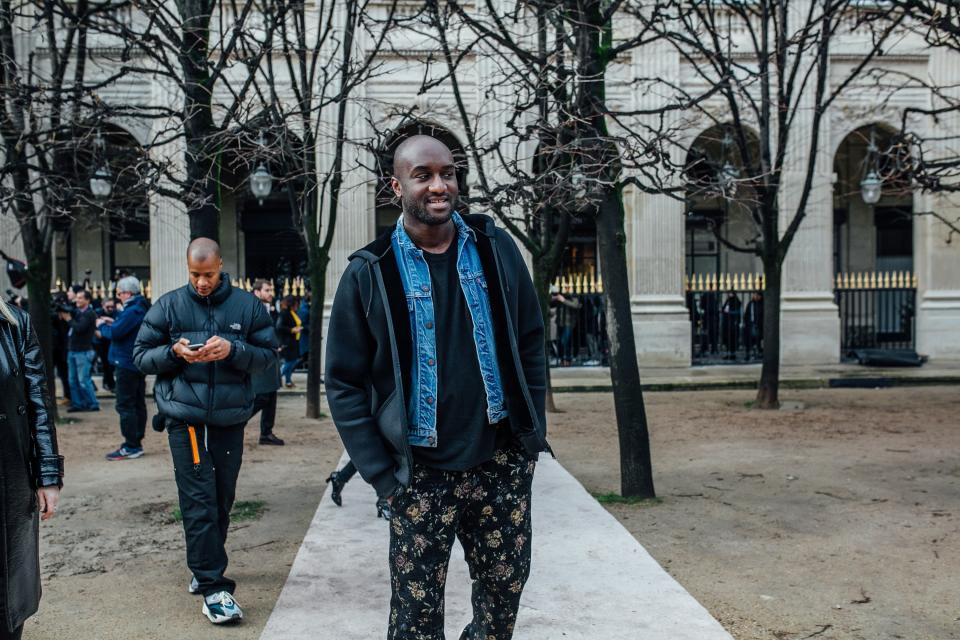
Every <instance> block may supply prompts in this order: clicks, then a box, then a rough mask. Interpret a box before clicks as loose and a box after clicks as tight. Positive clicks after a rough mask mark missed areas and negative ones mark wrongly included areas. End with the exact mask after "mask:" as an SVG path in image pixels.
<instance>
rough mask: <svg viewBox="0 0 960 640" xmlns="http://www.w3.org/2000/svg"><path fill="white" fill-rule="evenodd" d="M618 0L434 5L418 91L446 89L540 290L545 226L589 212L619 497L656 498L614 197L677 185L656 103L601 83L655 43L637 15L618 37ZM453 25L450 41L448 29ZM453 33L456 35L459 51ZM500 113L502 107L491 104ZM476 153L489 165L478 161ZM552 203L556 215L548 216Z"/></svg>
mask: <svg viewBox="0 0 960 640" xmlns="http://www.w3.org/2000/svg"><path fill="white" fill-rule="evenodd" d="M624 5H625V3H624V2H604V1H599V0H597V1H590V0H587V1H579V2H577V1H552V2H514V3H495V2H492V1H487V2H484V3H481V5H480V6H479V7H477V10H474V8H473V7H467V6H465V5H463V4H461V3H459V2H455V1H450V2H445V3H439V4H438V3H434V5H433V6H432V16H433V25H432V26H433V32H434V33H435V34H439V35H437V37H438V38H439V40H440V42H441V45H442V46H441V51H442V55H443V59H442V61H441V63H442V64H444V65H445V66H446V70H445V71H446V73H445V74H443V75H444V77H442V78H438V79H434V80H433V84H432V85H431V84H429V83H428V85H427V86H426V89H429V88H430V87H431V86H436V85H439V84H440V83H442V82H449V83H450V85H451V86H452V87H453V91H454V94H455V96H456V100H457V105H458V110H459V112H460V118H461V121H462V123H463V125H464V128H465V130H466V131H467V132H468V134H467V135H468V138H469V144H470V147H471V153H472V154H473V158H474V163H475V164H476V165H477V166H478V168H480V180H479V182H480V194H479V196H478V198H479V201H480V202H482V203H483V204H484V205H485V206H487V207H489V208H490V209H492V210H493V211H494V213H496V214H497V216H498V218H499V219H500V220H501V221H502V222H503V223H504V224H505V226H507V227H508V228H510V229H511V231H513V232H514V233H515V234H516V235H517V236H518V237H519V238H520V239H521V242H523V244H524V245H525V246H526V248H527V249H528V250H529V251H530V252H531V254H532V255H533V256H534V259H535V262H534V265H535V268H538V273H537V276H538V278H537V280H538V291H539V292H540V295H541V296H544V297H545V293H544V292H545V290H546V288H547V283H548V282H549V280H550V278H551V277H552V275H553V273H555V269H556V266H555V265H556V260H557V256H556V253H555V252H559V251H562V250H563V245H564V244H565V242H562V243H557V244H552V243H551V242H550V240H549V239H546V238H544V237H543V234H552V233H555V231H556V229H557V227H555V226H554V224H557V225H558V226H561V228H562V224H565V222H564V221H566V223H568V222H569V213H570V212H571V211H577V212H579V213H582V214H587V215H590V216H592V217H593V218H594V219H595V220H596V227H597V237H598V241H599V258H600V269H601V271H602V274H603V282H604V289H605V292H606V302H605V304H606V321H607V331H608V334H609V338H610V374H611V380H612V383H613V389H614V405H615V409H616V415H617V425H618V433H619V444H620V462H621V490H622V492H623V494H624V495H627V496H640V497H653V496H654V495H655V492H654V486H653V474H652V468H651V462H650V445H649V433H648V427H647V420H646V411H645V407H644V402H643V394H642V388H641V385H640V374H639V368H638V364H637V356H636V343H635V339H634V334H633V318H632V312H631V308H630V289H629V283H628V276H627V254H626V246H625V244H626V232H625V229H624V217H625V212H624V205H623V192H624V189H626V188H627V187H633V188H636V189H640V190H646V191H655V192H657V193H669V192H671V191H672V190H671V189H670V188H669V186H668V185H667V184H666V183H665V178H666V176H668V175H669V169H670V167H669V164H670V161H669V154H668V153H667V152H666V150H665V148H664V147H663V146H662V145H661V144H660V142H661V140H664V139H666V140H669V137H668V136H667V137H665V136H664V130H665V129H668V128H669V125H667V124H666V119H665V118H663V117H662V112H661V111H660V110H657V111H650V112H642V111H637V110H631V109H629V108H625V107H623V106H622V105H617V104H615V102H614V101H612V100H610V99H609V98H608V95H607V83H608V82H611V81H612V80H611V77H610V76H612V67H613V66H614V65H615V64H616V63H617V60H618V57H620V56H625V55H628V54H630V53H631V52H632V51H634V50H636V49H638V48H641V47H643V46H644V45H645V44H648V43H650V42H651V32H650V31H648V30H645V29H638V30H634V29H633V27H636V26H637V24H636V23H633V22H631V23H630V24H625V25H624V28H623V32H622V33H618V34H617V35H618V38H614V26H613V25H614V18H615V17H616V18H617V19H620V18H622V17H623V16H622V15H621V13H620V12H621V10H622V9H623V8H624ZM428 6H430V5H428ZM457 29H459V31H455V30H457ZM454 32H456V33H457V37H456V38H454V37H453V36H452V35H450V34H451V33H454ZM654 35H655V34H654ZM453 42H457V43H458V45H457V47H456V48H454V46H453V45H452V43H453ZM471 57H473V58H476V59H477V60H486V61H489V62H490V63H491V64H492V68H487V69H485V70H484V74H487V73H490V74H492V76H493V77H489V76H486V75H485V77H486V83H485V84H484V90H483V93H482V95H483V100H484V101H485V102H486V103H488V104H487V107H486V108H485V111H486V113H485V114H484V117H483V120H484V121H486V122H487V123H489V122H490V121H491V120H497V119H498V117H499V119H500V120H502V121H506V122H507V126H506V129H505V130H503V131H501V132H499V133H498V132H493V133H489V132H488V131H487V130H486V128H487V125H484V124H481V123H480V122H478V120H479V118H478V114H476V113H471V112H469V111H468V110H467V107H466V102H465V100H464V99H463V98H462V96H461V95H460V92H459V90H458V84H459V83H460V82H461V81H462V80H461V79H462V76H463V74H464V73H466V71H463V70H462V68H463V67H464V61H465V60H468V59H470V58H471ZM458 76H460V78H461V79H458ZM707 93H708V94H709V91H708V92H707ZM690 100H691V99H690V97H689V96H682V97H681V98H679V99H677V100H675V101H674V106H673V107H664V108H663V112H667V111H670V110H671V109H678V110H679V109H682V108H683V107H684V105H685V104H687V102H688V101H690ZM498 101H499V104H496V103H497V102H498ZM491 103H494V104H491ZM497 108H499V109H501V110H502V111H501V113H499V114H497V113H495V110H496V109H497ZM641 116H643V117H641ZM524 154H525V155H524ZM522 161H526V162H527V163H529V164H528V165H527V166H524V163H523V162H522ZM484 162H487V163H488V164H489V165H492V166H493V167H494V169H492V170H491V169H484V168H483V166H484ZM530 165H532V166H530ZM673 191H675V190H673ZM548 212H549V213H550V214H552V215H553V216H554V217H556V218H558V220H557V223H551V222H550V221H549V218H548V215H547V214H548ZM561 239H562V238H561ZM538 262H539V263H540V265H539V267H537V263H538ZM542 300H543V298H542ZM541 304H542V306H545V304H544V303H543V302H542V303H541Z"/></svg>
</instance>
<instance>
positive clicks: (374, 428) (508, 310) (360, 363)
mask: <svg viewBox="0 0 960 640" xmlns="http://www.w3.org/2000/svg"><path fill="white" fill-rule="evenodd" d="M464 221H465V222H466V223H467V224H468V225H470V226H471V227H472V228H473V229H474V230H475V231H476V232H477V250H478V252H479V255H480V261H481V264H482V265H483V271H484V275H485V276H486V280H487V285H488V294H489V296H490V309H491V312H492V314H493V321H494V325H495V327H494V329H495V336H496V343H497V360H498V362H499V364H500V373H501V377H502V379H503V385H504V392H505V394H506V397H507V406H508V410H509V412H510V424H511V427H512V429H513V431H514V433H515V435H516V436H517V438H518V439H519V440H520V442H521V443H523V446H524V448H525V449H526V450H527V452H528V453H529V454H531V455H536V454H537V453H538V452H540V451H548V450H549V447H548V445H547V441H546V418H545V414H544V401H545V397H546V362H545V358H544V343H543V318H542V316H541V315H540V305H539V303H538V302H537V296H536V293H535V292H534V289H533V283H532V281H531V280H530V273H529V272H528V271H527V267H526V264H525V263H524V261H523V257H522V256H521V255H520V251H519V250H518V249H517V245H516V244H515V243H514V241H513V239H512V238H511V237H510V236H509V235H507V233H506V232H505V231H503V230H502V229H498V228H497V227H496V225H494V223H493V220H492V219H491V218H489V217H488V216H484V215H466V216H464ZM391 233H392V230H391V231H388V232H386V233H384V234H383V235H381V236H380V237H379V238H377V239H376V240H375V241H374V242H372V243H371V244H369V245H367V246H366V247H364V248H363V249H361V250H360V251H357V252H356V253H354V254H353V255H352V256H350V265H349V266H348V267H347V269H346V271H345V272H344V274H343V277H342V278H341V279H340V285H339V286H338V288H337V294H336V297H335V298H334V302H333V308H332V310H331V312H330V327H329V329H328V332H327V353H326V374H325V376H324V380H325V383H326V392H327V402H328V404H329V406H330V414H331V415H332V416H333V421H334V423H335V424H336V425H337V430H338V431H339V432H340V438H341V439H342V440H343V444H344V446H345V447H346V449H347V453H348V454H349V455H350V459H351V460H352V461H353V463H354V464H355V465H356V466H357V469H358V470H359V471H360V475H361V476H362V477H363V478H364V479H365V480H366V481H367V482H369V483H371V484H372V485H373V486H374V488H375V489H376V491H377V494H378V495H380V496H381V497H382V496H387V495H390V494H391V493H392V492H393V491H394V490H395V489H396V487H397V484H402V485H407V484H408V483H409V481H410V467H411V465H412V463H413V456H412V453H411V449H410V445H409V444H408V443H407V417H406V416H407V411H406V407H407V402H408V400H409V397H408V394H409V393H410V388H411V387H410V374H411V371H412V362H413V360H412V358H413V353H412V351H413V338H412V334H411V329H410V316H409V314H408V311H407V302H406V298H405V296H404V291H403V284H402V282H401V280H400V269H399V268H398V266H397V261H396V258H395V257H394V255H393V248H392V246H391V243H390V234H391Z"/></svg>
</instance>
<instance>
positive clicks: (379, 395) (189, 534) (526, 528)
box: [0, 135, 551, 640]
mask: <svg viewBox="0 0 960 640" xmlns="http://www.w3.org/2000/svg"><path fill="white" fill-rule="evenodd" d="M393 164H394V176H393V179H392V181H391V186H392V188H393V190H394V193H395V194H396V196H397V198H398V199H399V200H400V201H401V203H402V205H403V215H402V217H401V219H400V220H399V221H398V222H397V225H396V227H395V228H393V229H391V230H390V231H389V232H387V233H385V234H383V235H382V236H380V237H379V238H378V239H377V240H375V241H374V242H372V243H371V244H369V245H368V246H367V247H365V248H363V249H361V250H359V251H357V252H356V253H355V254H354V255H353V256H351V263H350V265H349V267H348V268H347V270H346V271H345V273H344V275H343V277H342V279H341V282H340V286H339V287H338V289H337V294H336V298H335V300H334V303H333V307H332V310H331V314H330V333H329V335H330V339H329V340H328V341H327V352H326V371H325V375H324V379H325V381H326V392H327V403H328V406H329V409H330V413H331V416H332V417H333V421H334V424H335V426H336V428H337V430H338V432H339V434H340V438H341V440H342V441H343V444H344V447H345V448H346V450H347V453H348V454H349V456H350V459H351V461H352V464H351V465H350V467H351V469H355V470H356V472H358V473H359V474H360V476H361V477H363V479H364V480H366V481H367V482H369V483H370V484H371V485H372V486H373V488H374V490H375V492H376V494H377V497H378V504H379V505H381V506H384V507H385V508H384V509H381V510H380V513H381V514H382V515H385V516H386V517H387V518H388V519H389V523H390V543H389V549H388V552H389V567H390V587H391V592H392V594H391V599H390V615H389V620H388V621H387V627H388V630H387V637H388V638H390V639H391V640H415V639H417V640H440V639H441V638H443V637H444V619H443V618H444V607H443V597H444V589H445V583H446V573H447V566H448V564H449V562H450V555H451V550H452V547H453V541H454V539H458V540H459V541H460V543H461V544H462V546H463V548H464V551H465V559H466V562H467V564H468V565H469V569H470V575H471V577H472V579H473V589H472V604H473V616H472V619H471V620H470V622H469V623H468V624H467V626H466V628H465V629H464V630H463V633H462V634H461V638H464V639H471V640H475V639H476V640H479V639H480V638H483V639H484V640H510V638H512V636H513V630H514V626H515V623H516V618H517V614H518V611H519V605H520V598H521V594H522V592H523V588H524V585H525V583H526V580H527V577H528V576H529V574H530V563H531V558H532V519H531V513H532V508H531V503H532V499H533V496H532V482H533V475H534V471H535V467H536V461H537V459H538V456H539V455H540V454H541V453H543V452H550V451H551V449H550V446H549V444H548V443H547V440H546V420H545V414H544V403H545V387H546V358H545V357H544V352H543V348H542V347H543V340H544V324H543V318H542V317H541V313H540V307H539V304H538V303H537V299H536V295H535V294H534V289H533V282H532V280H531V278H530V274H529V272H528V270H527V267H526V264H525V262H524V260H523V257H522V255H521V253H520V250H519V248H518V247H517V245H516V243H515V242H514V241H513V240H512V238H511V237H510V236H509V235H508V234H507V233H506V232H505V231H503V230H502V229H499V228H497V227H496V225H495V224H494V222H493V220H492V219H491V218H489V217H488V216H484V215H482V214H472V215H470V214H465V215H462V216H461V215H460V214H459V213H458V212H457V211H456V210H455V209H454V205H455V203H456V202H457V196H458V184H457V178H456V172H455V165H454V158H453V154H452V152H451V151H450V149H449V148H448V147H446V146H445V145H444V144H443V143H442V142H441V141H439V140H437V139H435V138H432V137H429V136H425V135H416V136H412V137H410V138H409V139H407V140H405V141H404V142H403V143H401V144H400V145H399V146H398V147H397V149H396V152H395V154H394V163H393ZM187 270H188V283H187V284H186V285H184V286H182V287H180V288H178V289H175V290H173V291H170V292H168V293H166V294H164V295H163V296H162V297H160V298H159V299H158V300H157V301H156V302H155V303H154V304H150V303H149V301H147V300H146V298H145V297H144V296H143V295H142V294H141V289H140V283H139V281H138V280H137V279H136V278H135V277H133V276H127V277H124V278H122V279H120V280H119V281H118V282H117V283H116V287H115V290H116V299H114V300H113V304H112V305H109V304H108V305H104V302H103V301H101V302H100V304H99V307H96V306H95V305H94V300H93V298H92V296H91V295H90V293H89V291H88V290H86V289H85V288H82V287H81V288H79V289H71V291H70V292H68V293H67V294H65V296H64V298H63V299H58V301H57V303H56V304H57V306H56V307H55V313H56V316H57V319H58V320H59V321H60V322H61V323H62V325H61V326H60V328H59V330H60V332H61V333H62V334H63V335H62V336H60V339H61V341H62V346H61V349H62V351H63V354H61V355H62V356H63V357H62V359H65V360H66V369H67V384H68V385H69V390H70V395H69V398H70V408H69V409H68V410H73V411H98V410H99V405H98V404H97V398H96V394H95V389H94V387H93V384H92V379H91V369H92V366H93V363H94V361H95V359H96V358H97V351H98V347H97V346H96V345H98V344H99V343H97V342H96V341H97V340H100V341H107V342H109V347H107V348H106V353H107V360H108V361H109V364H110V365H112V366H113V367H114V370H113V380H112V382H113V388H114V391H115V392H116V393H117V411H118V413H119V414H120V421H121V432H122V433H123V438H124V441H123V444H122V445H121V446H120V447H119V448H118V449H117V450H116V451H113V452H111V453H110V454H108V459H110V460H129V459H136V458H138V457H140V456H142V455H143V448H142V439H143V434H144V429H145V426H146V410H145V405H144V391H145V384H144V383H145V376H148V375H150V376H154V377H155V382H154V394H153V397H154V400H155V402H156V406H157V414H156V417H155V418H154V422H153V427H154V429H155V430H157V431H166V433H167V437H168V442H169V447H170V455H171V458H172V461H173V473H174V479H175V482H176V486H177V493H178V497H179V504H180V511H181V514H182V524H183V530H184V536H185V540H186V559H187V567H188V569H189V571H190V574H191V575H190V580H189V583H188V590H189V591H190V592H191V593H195V594H198V595H200V596H202V607H201V611H202V613H203V615H204V616H206V618H207V619H209V620H210V621H211V622H213V623H215V624H222V623H229V622H235V621H238V620H241V619H242V618H243V611H242V609H241V608H240V605H239V603H238V602H237V600H236V597H235V596H234V592H235V590H236V587H237V585H236V582H235V581H234V580H232V579H231V578H229V577H228V576H227V575H226V570H227V565H228V558H227V551H226V539H227V533H228V530H229V525H230V512H231V508H232V506H233V503H234V499H235V497H236V487H237V480H238V477H239V473H240V468H241V464H242V459H243V443H244V439H243V431H244V428H245V426H246V424H247V422H248V421H249V420H250V418H251V416H252V415H254V413H255V412H257V411H259V412H260V413H261V431H260V442H261V443H262V444H273V445H278V444H283V441H282V440H280V439H279V438H277V437H276V436H274V435H273V431H272V421H273V415H274V414H275V413H276V401H277V398H276V394H277V391H278V389H279V388H280V385H281V384H283V385H285V386H287V387H290V386H293V385H294V382H293V380H292V377H291V372H292V370H293V368H294V367H295V366H296V361H297V360H298V359H299V358H300V357H301V356H302V354H303V344H302V343H303V342H304V340H305V331H306V326H307V323H306V319H307V316H308V313H309V308H308V305H309V303H307V307H304V306H302V303H301V304H299V305H298V303H297V301H296V300H295V299H294V298H292V297H289V296H284V297H283V298H282V299H281V300H280V301H279V304H275V301H274V297H275V291H274V289H273V286H272V284H271V283H269V282H267V281H265V280H258V281H257V282H256V283H255V284H254V286H253V291H252V293H250V292H247V291H244V290H242V289H240V288H238V287H234V286H232V284H231V280H230V277H229V275H228V274H226V273H224V272H223V260H222V256H221V253H220V247H219V245H218V244H217V243H216V242H215V241H214V240H212V239H208V238H196V239H194V240H193V241H191V243H190V245H189V246H188V248H187ZM105 306H106V309H105ZM111 307H112V308H111ZM98 309H99V311H98ZM0 316H2V317H0V346H2V352H0V374H2V375H0V391H2V393H0V403H2V405H0V410H2V412H3V413H0V417H2V418H3V420H0V439H2V442H3V446H2V447H0V461H2V463H3V466H2V467H0V468H2V469H3V474H0V482H2V483H3V485H2V489H3V490H2V491H0V500H2V501H3V504H2V507H3V508H2V509H0V515H2V520H0V527H2V532H0V533H2V534H3V536H4V539H6V540H8V541H12V542H11V543H10V544H8V545H5V546H4V547H3V549H2V550H0V560H2V565H0V570H2V571H0V580H2V581H3V583H2V584H0V587H3V588H2V589H0V640H5V639H7V638H14V639H18V638H19V637H20V634H21V631H22V625H23V621H24V620H25V619H26V618H27V617H29V616H30V615H32V614H33V613H34V612H35V611H36V610H37V605H38V601H39V597H40V591H39V567H38V549H37V527H38V526H39V520H38V513H39V514H42V518H43V519H48V518H49V517H51V516H52V515H53V514H54V513H55V512H56V510H57V507H58V503H59V495H60V494H59V492H60V488H61V486H62V476H63V458H62V457H61V456H60V455H59V452H58V448H57V441H56V429H55V426H54V424H53V420H52V419H51V414H50V411H49V407H50V398H48V397H47V389H48V381H47V378H46V373H45V371H44V364H43V360H44V358H43V356H42V353H41V350H40V346H39V343H38V341H37V338H36V334H35V332H34V331H33V329H32V327H31V325H30V316H29V315H28V314H26V313H24V312H23V311H22V310H19V309H9V308H8V307H7V306H6V303H2V304H0ZM101 349H102V347H101ZM59 359H61V358H58V361H59ZM8 416H12V417H13V419H12V420H8V419H7V417H8ZM8 441H9V443H15V442H34V443H35V444H34V446H29V447H28V446H7V445H8ZM348 471H349V470H344V476H346V475H347V472H348ZM345 479H346V478H345V477H344V480H345ZM337 493H339V492H337ZM337 498H338V500H337V501H338V503H339V502H340V500H339V495H338V496H337Z"/></svg>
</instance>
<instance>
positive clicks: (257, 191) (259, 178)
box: [250, 162, 273, 204]
mask: <svg viewBox="0 0 960 640" xmlns="http://www.w3.org/2000/svg"><path fill="white" fill-rule="evenodd" d="M272 187H273V175H271V173H270V170H269V169H267V166H266V165H265V164H263V163H262V162H261V163H260V164H259V165H258V166H257V168H256V170H255V171H254V172H253V173H252V174H250V193H252V194H253V197H254V198H256V199H257V202H259V203H260V204H263V199H264V198H266V197H267V196H268V195H270V190H271V188H272Z"/></svg>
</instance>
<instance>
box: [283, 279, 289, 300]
mask: <svg viewBox="0 0 960 640" xmlns="http://www.w3.org/2000/svg"><path fill="white" fill-rule="evenodd" d="M288 295H290V280H284V281H283V297H287V296H288Z"/></svg>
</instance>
